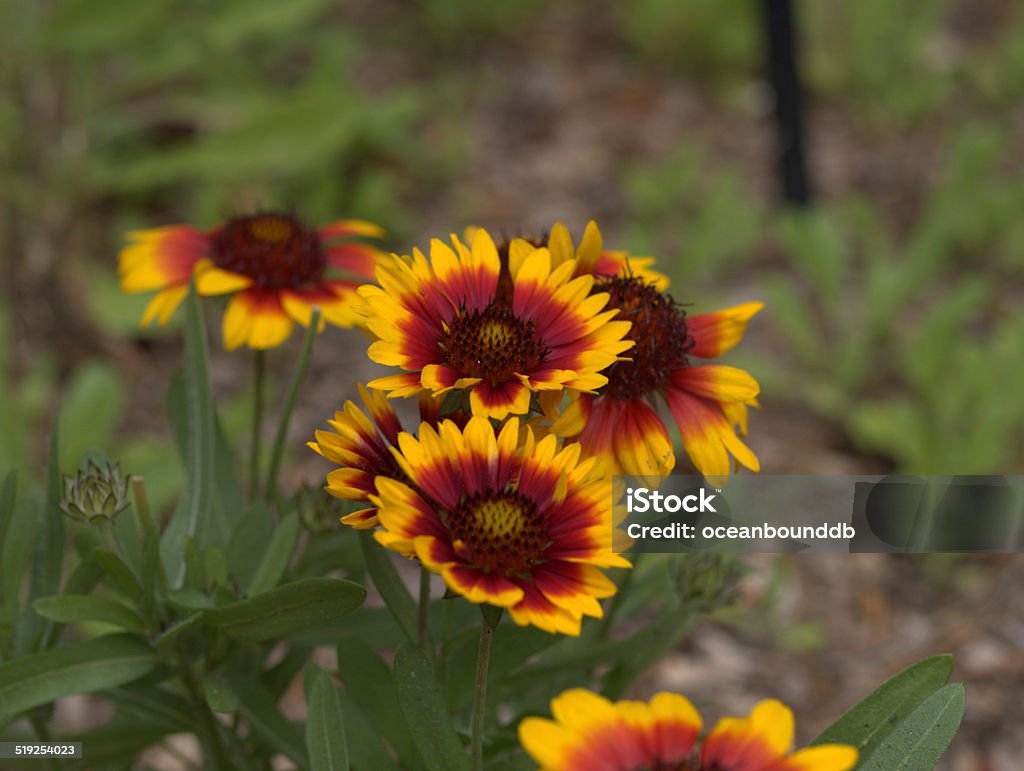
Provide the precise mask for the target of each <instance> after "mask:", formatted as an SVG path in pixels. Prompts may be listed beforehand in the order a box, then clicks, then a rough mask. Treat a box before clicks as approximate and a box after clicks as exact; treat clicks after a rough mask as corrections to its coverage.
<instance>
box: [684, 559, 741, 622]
mask: <svg viewBox="0 0 1024 771" xmlns="http://www.w3.org/2000/svg"><path fill="white" fill-rule="evenodd" d="M672 570H673V573H674V575H675V579H676V590H677V591H678V592H679V597H680V599H681V600H682V601H683V602H684V603H685V604H687V605H690V606H691V607H693V608H695V609H697V610H700V611H703V612H709V611H712V610H714V609H715V608H720V607H724V606H726V605H731V604H732V603H733V602H735V601H736V599H737V596H738V594H739V591H738V584H739V580H740V578H741V577H742V576H743V574H744V573H745V572H746V570H745V568H744V566H743V564H742V563H741V562H739V561H738V560H737V559H736V558H735V557H734V556H733V555H731V554H681V555H678V556H677V557H676V559H675V561H674V563H673V565H672Z"/></svg>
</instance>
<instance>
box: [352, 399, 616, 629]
mask: <svg viewBox="0 0 1024 771" xmlns="http://www.w3.org/2000/svg"><path fill="white" fill-rule="evenodd" d="M520 437H522V440H521V441H520ZM398 446H399V450H400V451H399V452H395V453H394V455H395V458H396V460H397V461H398V464H399V466H400V467H401V469H402V471H403V472H404V473H405V475H406V477H407V481H400V480H398V479H394V478H391V477H386V476H378V477H377V480H376V486H377V494H376V495H371V496H370V500H371V502H372V503H373V504H374V505H375V506H376V507H377V517H378V519H379V520H380V524H381V527H382V529H380V530H378V531H377V532H376V533H375V534H374V537H375V538H376V539H377V541H378V542H380V543H381V544H382V545H384V546H386V547H388V548H389V549H393V550H394V551H397V552H398V553H400V554H403V555H405V556H407V557H418V558H419V560H420V562H421V563H422V564H423V565H424V566H425V567H426V568H428V569H429V570H431V571H433V572H435V573H439V574H440V575H441V576H442V577H443V579H444V581H445V584H447V586H448V587H449V588H450V589H451V590H452V591H453V592H456V593H458V594H461V595H462V596H463V597H465V598H466V599H467V600H469V601H470V602H474V603H489V604H491V605H495V606H497V607H500V608H506V609H507V610H508V612H509V615H510V616H511V617H512V620H513V621H514V622H515V623H517V624H519V625H520V626H526V625H528V624H532V625H533V626H536V627H538V628H539V629H543V630H545V631H548V632H561V633H563V634H569V635H578V634H579V632H580V625H581V622H582V617H583V616H592V617H595V618H599V617H600V616H601V614H602V611H601V605H600V603H599V602H598V601H599V600H601V599H604V598H606V597H610V596H611V595H613V594H614V593H615V589H616V587H615V584H614V583H612V581H611V580H610V579H609V578H608V577H607V576H605V575H604V573H603V572H602V571H601V570H600V568H606V567H629V563H628V562H627V561H626V560H624V559H623V558H622V557H621V556H619V555H617V554H615V553H614V552H613V551H612V511H611V494H612V490H611V484H612V483H611V479H610V478H609V477H608V476H607V475H606V474H604V472H603V471H602V470H601V469H600V467H599V462H598V461H597V459H596V458H589V459H587V460H583V461H581V460H580V447H579V445H570V446H568V447H564V448H563V447H560V446H559V444H558V441H557V439H556V438H555V437H554V436H553V435H548V436H546V437H544V438H543V439H541V440H539V441H537V440H536V439H535V438H534V435H533V432H532V431H531V430H530V429H529V428H528V427H526V428H522V429H521V427H520V423H519V419H518V418H510V419H509V420H508V421H506V423H505V424H504V426H502V427H501V429H500V431H496V429H495V428H494V426H493V425H492V424H491V422H490V421H489V420H487V419H486V418H483V417H472V418H470V419H469V421H468V422H467V423H466V426H465V428H463V429H460V428H459V427H458V426H457V425H456V424H455V423H454V422H452V421H450V420H444V421H442V422H441V424H440V426H439V427H438V429H437V430H435V429H434V428H432V427H431V426H430V425H429V424H426V423H424V424H421V425H420V430H419V436H418V437H413V436H412V435H410V434H405V433H403V434H401V435H400V436H399V437H398Z"/></svg>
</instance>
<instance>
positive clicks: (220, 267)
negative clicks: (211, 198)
mask: <svg viewBox="0 0 1024 771" xmlns="http://www.w3.org/2000/svg"><path fill="white" fill-rule="evenodd" d="M381 235H383V231H382V230H381V228H380V227H378V226H377V225H374V224H372V223H369V222H364V221H362V220H340V221H338V222H333V223H330V224H328V225H323V226H321V227H319V228H317V229H310V228H307V227H306V226H305V225H304V224H303V223H302V222H301V221H300V220H299V219H298V218H297V217H295V216H294V215H291V214H277V213H262V214H255V215H249V216H244V217H236V218H234V219H232V220H230V221H229V222H227V223H225V224H223V225H219V226H217V227H215V228H212V229H210V230H200V229H198V228H194V227H191V226H189V225H171V226H167V227H161V228H155V229H153V230H140V231H135V232H133V233H129V234H128V238H129V240H130V241H131V243H130V244H129V245H128V246H126V247H125V248H124V249H123V250H122V251H121V254H120V259H119V272H120V275H121V287H122V289H123V290H124V291H126V292H151V291H157V295H156V296H155V297H154V298H153V299H152V301H151V302H150V303H149V306H148V307H147V308H146V311H145V313H144V314H143V317H142V323H143V324H148V323H150V322H151V321H154V320H156V321H158V322H159V323H161V324H165V323H167V320H168V319H169V318H170V317H171V314H173V313H174V311H175V309H176V308H177V307H178V305H179V304H180V303H181V301H182V300H183V299H184V297H185V294H186V293H187V292H188V285H189V281H190V280H191V279H192V278H193V276H194V277H195V281H196V289H197V291H198V292H199V294H201V295H220V294H231V295H232V297H231V299H230V300H229V302H228V307H227V310H226V311H225V313H224V322H223V337H224V347H225V348H227V349H228V350H233V349H235V348H238V347H239V346H241V345H248V346H249V347H250V348H258V349H263V348H274V347H275V346H278V345H280V344H281V343H282V342H284V341H285V340H286V339H287V338H288V336H289V334H291V331H292V328H293V327H294V325H295V323H296V322H298V323H299V324H302V325H304V326H306V325H308V324H309V322H310V319H311V317H312V314H313V307H314V306H319V307H320V310H321V312H322V314H323V320H324V321H325V322H330V323H332V324H336V325H338V326H342V327H350V326H353V325H354V324H356V323H357V322H358V320H359V316H358V314H357V313H356V312H355V310H354V306H355V305H356V304H357V296H356V287H358V286H359V285H360V284H362V283H364V282H365V281H366V280H368V279H371V278H372V277H373V268H374V265H375V264H376V262H377V259H378V258H379V257H380V256H381V254H382V253H381V252H380V251H378V250H377V249H375V248H374V247H372V246H370V245H368V244H365V243H362V242H360V241H357V240H354V239H356V238H358V237H363V238H379V237H380V236H381Z"/></svg>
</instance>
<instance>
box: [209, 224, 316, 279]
mask: <svg viewBox="0 0 1024 771" xmlns="http://www.w3.org/2000/svg"><path fill="white" fill-rule="evenodd" d="M210 258H211V259H212V260H213V264H214V265H216V266H217V267H218V268H223V269H224V270H229V271H231V272H232V273H239V274H241V275H243V276H248V277H249V278H251V279H252V280H253V281H254V282H255V284H256V286H258V287H260V288H261V289H296V288H298V287H302V286H308V285H309V284H318V283H320V281H321V280H322V279H323V275H324V267H325V266H326V264H327V263H326V260H325V258H324V250H323V245H322V244H321V243H320V237H319V235H318V234H317V232H316V231H315V230H307V229H306V228H305V227H303V225H302V223H301V222H300V221H299V220H298V218H296V217H295V216H293V215H291V214H253V215H250V216H247V217H235V218H234V219H233V220H231V221H230V222H228V223H227V224H226V225H224V226H223V227H221V228H218V229H217V230H216V231H214V232H213V234H212V235H211V236H210Z"/></svg>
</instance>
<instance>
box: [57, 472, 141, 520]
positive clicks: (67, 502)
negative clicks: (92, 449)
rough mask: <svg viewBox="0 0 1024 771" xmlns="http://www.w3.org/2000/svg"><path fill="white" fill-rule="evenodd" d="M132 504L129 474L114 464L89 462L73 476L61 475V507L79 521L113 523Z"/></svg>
mask: <svg viewBox="0 0 1024 771" xmlns="http://www.w3.org/2000/svg"><path fill="white" fill-rule="evenodd" d="M130 503H131V501H130V499H129V497H128V477H126V476H125V475H124V474H123V473H122V472H121V466H120V465H119V464H117V463H113V464H111V463H109V462H108V463H105V464H104V465H102V466H100V465H98V464H97V463H95V462H93V461H89V463H88V464H87V465H86V468H84V469H80V470H79V471H78V473H77V474H75V475H74V476H72V475H70V474H64V476H63V496H62V498H61V501H60V504H59V506H60V510H61V511H63V512H64V513H65V514H67V515H68V516H69V517H71V518H72V519H77V520H79V521H80V522H95V523H102V522H112V521H113V520H114V518H115V517H116V516H117V515H118V514H120V513H121V512H122V511H124V510H125V509H127V508H128V506H129V504H130Z"/></svg>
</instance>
